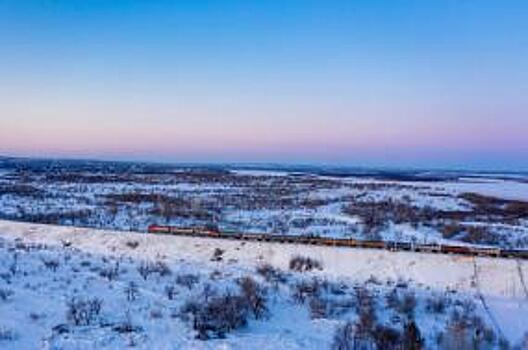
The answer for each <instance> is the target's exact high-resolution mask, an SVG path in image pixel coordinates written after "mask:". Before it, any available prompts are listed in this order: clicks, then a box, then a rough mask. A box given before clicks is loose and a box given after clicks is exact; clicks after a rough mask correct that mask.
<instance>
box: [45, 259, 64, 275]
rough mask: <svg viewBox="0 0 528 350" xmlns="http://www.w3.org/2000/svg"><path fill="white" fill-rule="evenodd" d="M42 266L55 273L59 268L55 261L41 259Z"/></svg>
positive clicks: (58, 263) (57, 261)
mask: <svg viewBox="0 0 528 350" xmlns="http://www.w3.org/2000/svg"><path fill="white" fill-rule="evenodd" d="M42 263H43V264H44V266H45V267H46V268H47V269H48V270H51V271H53V272H55V271H57V269H58V268H59V266H60V262H59V260H57V259H42Z"/></svg>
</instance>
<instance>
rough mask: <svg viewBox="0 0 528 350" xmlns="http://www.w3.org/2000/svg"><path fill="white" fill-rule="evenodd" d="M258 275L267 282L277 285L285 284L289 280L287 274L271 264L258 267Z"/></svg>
mask: <svg viewBox="0 0 528 350" xmlns="http://www.w3.org/2000/svg"><path fill="white" fill-rule="evenodd" d="M257 273H258V274H259V275H261V276H262V277H264V279H265V280H266V281H267V282H270V283H273V284H275V285H277V284H279V283H285V282H286V280H287V277H286V274H285V273H284V272H283V271H282V270H280V269H277V268H275V267H273V266H271V265H270V264H264V265H260V266H258V267H257Z"/></svg>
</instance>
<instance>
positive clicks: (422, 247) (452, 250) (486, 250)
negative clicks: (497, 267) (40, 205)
mask: <svg viewBox="0 0 528 350" xmlns="http://www.w3.org/2000/svg"><path fill="white" fill-rule="evenodd" d="M148 232H149V233H153V234H173V235H183V236H194V237H207V238H225V239H235V240H245V241H257V242H277V243H293V244H295V243H296V244H306V245H309V244H313V245H326V246H334V247H351V248H369V249H386V250H390V251H418V252H425V253H443V254H457V255H469V256H488V257H503V258H515V259H528V250H515V249H500V248H493V247H472V246H457V245H438V244H414V243H411V242H398V241H381V240H356V239H353V238H331V237H320V236H315V235H302V236H292V235H273V234H259V233H241V232H221V231H220V230H218V229H217V228H216V227H193V228H181V227H175V226H168V225H154V224H153V225H150V226H148Z"/></svg>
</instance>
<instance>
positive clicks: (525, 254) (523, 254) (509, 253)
mask: <svg viewBox="0 0 528 350" xmlns="http://www.w3.org/2000/svg"><path fill="white" fill-rule="evenodd" d="M500 256H501V257H502V258H515V259H528V250H521V249H501V251H500Z"/></svg>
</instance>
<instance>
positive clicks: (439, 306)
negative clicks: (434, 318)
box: [425, 295, 451, 314]
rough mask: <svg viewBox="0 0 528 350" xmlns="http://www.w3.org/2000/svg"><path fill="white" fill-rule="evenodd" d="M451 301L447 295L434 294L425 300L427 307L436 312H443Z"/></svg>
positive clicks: (428, 309)
mask: <svg viewBox="0 0 528 350" xmlns="http://www.w3.org/2000/svg"><path fill="white" fill-rule="evenodd" d="M450 303H451V300H450V299H449V298H448V297H447V296H445V295H442V296H433V297H430V298H427V300H426V301H425V309H426V310H427V311H428V312H432V313H435V314H443V313H444V312H445V310H446V308H447V307H448V306H449V305H450Z"/></svg>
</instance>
